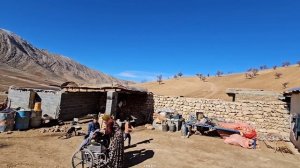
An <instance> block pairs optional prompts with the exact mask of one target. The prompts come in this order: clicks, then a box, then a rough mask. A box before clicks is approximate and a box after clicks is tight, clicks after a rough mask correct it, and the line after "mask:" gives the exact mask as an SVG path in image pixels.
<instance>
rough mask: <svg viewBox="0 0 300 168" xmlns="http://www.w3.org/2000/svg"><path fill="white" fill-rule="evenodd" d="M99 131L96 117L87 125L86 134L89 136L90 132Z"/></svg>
mask: <svg viewBox="0 0 300 168" xmlns="http://www.w3.org/2000/svg"><path fill="white" fill-rule="evenodd" d="M97 129H100V125H99V123H98V117H97V116H94V117H93V121H92V122H90V123H89V125H88V133H87V135H90V133H91V132H94V131H95V130H97Z"/></svg>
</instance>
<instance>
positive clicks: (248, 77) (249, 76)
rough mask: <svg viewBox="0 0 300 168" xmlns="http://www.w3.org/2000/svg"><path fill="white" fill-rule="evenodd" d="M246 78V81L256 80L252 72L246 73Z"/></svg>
mask: <svg viewBox="0 0 300 168" xmlns="http://www.w3.org/2000/svg"><path fill="white" fill-rule="evenodd" d="M245 77H246V79H252V78H254V77H255V76H254V75H253V73H252V72H246V73H245Z"/></svg>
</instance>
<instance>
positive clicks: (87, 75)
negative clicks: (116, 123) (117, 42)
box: [0, 29, 123, 91]
mask: <svg viewBox="0 0 300 168" xmlns="http://www.w3.org/2000/svg"><path fill="white" fill-rule="evenodd" d="M0 70H1V73H0V75H1V76H0V77H1V80H0V91H1V90H2V91H3V90H6V89H7V88H8V85H10V84H14V83H15V84H18V83H19V82H21V85H26V86H47V85H49V84H61V83H63V82H66V81H74V82H76V83H78V84H81V85H89V86H91V85H99V84H111V83H122V82H123V81H121V80H118V79H116V78H113V77H111V76H109V75H106V74H104V73H102V72H99V71H96V70H92V69H90V68H88V67H87V66H85V65H82V64H80V63H78V62H75V61H73V60H72V59H70V58H68V57H65V56H61V55H57V54H52V53H49V52H48V51H46V50H42V49H38V48H36V47H34V46H33V45H31V44H30V43H28V42H27V41H25V40H23V39H22V38H21V37H19V36H18V35H16V34H14V33H12V32H10V31H7V30H4V29H0ZM1 85H2V87H1Z"/></svg>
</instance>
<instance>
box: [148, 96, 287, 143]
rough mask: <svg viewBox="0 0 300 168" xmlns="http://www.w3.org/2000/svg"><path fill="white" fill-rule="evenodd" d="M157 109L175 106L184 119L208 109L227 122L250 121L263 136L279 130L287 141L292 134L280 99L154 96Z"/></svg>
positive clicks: (208, 111) (260, 136) (284, 104)
mask: <svg viewBox="0 0 300 168" xmlns="http://www.w3.org/2000/svg"><path fill="white" fill-rule="evenodd" d="M153 100H154V110H155V111H156V110H158V109H160V108H166V107H167V108H172V109H175V110H176V111H177V112H179V113H180V114H182V115H183V117H184V118H187V116H188V115H189V114H191V113H195V112H198V111H199V112H204V114H205V115H206V116H207V117H210V118H215V119H217V120H219V121H226V122H239V121H241V122H246V123H249V124H251V125H253V126H255V128H256V129H257V131H258V134H259V138H263V137H264V135H266V134H267V133H279V134H281V135H282V136H283V137H284V139H285V140H289V136H290V113H289V110H288V105H287V104H286V103H285V102H280V101H272V102H270V101H268V102H265V101H238V102H227V101H223V100H217V99H199V98H184V97H169V96H157V95H155V96H154V99H153Z"/></svg>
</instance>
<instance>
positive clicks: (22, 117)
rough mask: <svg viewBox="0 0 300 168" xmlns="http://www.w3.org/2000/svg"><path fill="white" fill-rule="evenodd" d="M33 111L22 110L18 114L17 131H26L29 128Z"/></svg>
mask: <svg viewBox="0 0 300 168" xmlns="http://www.w3.org/2000/svg"><path fill="white" fill-rule="evenodd" d="M30 115H31V111H25V110H20V111H17V113H16V120H15V129H16V130H26V129H28V128H29V120H30Z"/></svg>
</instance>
